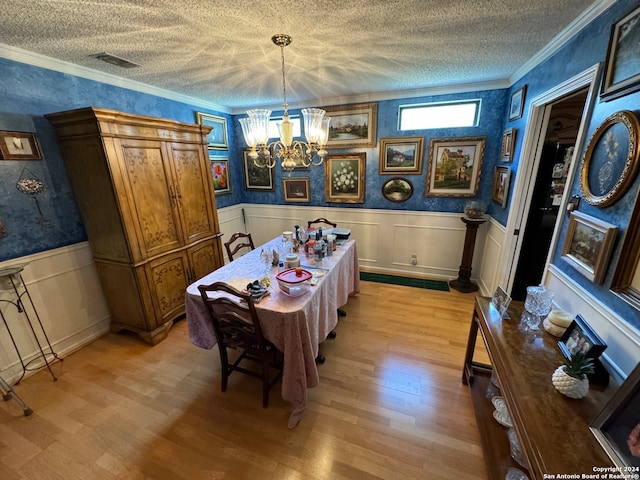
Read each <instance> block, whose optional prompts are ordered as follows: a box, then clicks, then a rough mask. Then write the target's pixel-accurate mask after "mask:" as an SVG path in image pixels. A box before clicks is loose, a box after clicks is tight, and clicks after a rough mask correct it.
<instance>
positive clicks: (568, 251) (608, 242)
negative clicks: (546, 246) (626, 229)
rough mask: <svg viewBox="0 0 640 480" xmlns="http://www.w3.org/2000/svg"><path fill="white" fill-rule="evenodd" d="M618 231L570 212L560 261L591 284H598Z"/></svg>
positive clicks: (615, 228) (616, 228) (582, 215)
mask: <svg viewBox="0 0 640 480" xmlns="http://www.w3.org/2000/svg"><path fill="white" fill-rule="evenodd" d="M617 231H618V227H616V226H615V225H611V224H610V223H607V222H603V221H602V220H598V219H597V218H595V217H591V216H589V215H586V214H584V213H582V212H571V216H570V217H569V228H568V229H567V237H566V238H565V241H564V246H563V248H562V258H563V259H564V260H565V261H566V262H567V263H568V264H569V265H571V266H572V267H573V268H575V269H576V270H577V271H578V272H580V273H581V274H582V275H584V276H585V277H587V278H588V279H589V280H591V281H592V282H594V283H602V279H603V278H604V274H605V272H606V271H607V267H608V265H609V256H610V255H611V249H612V247H613V241H614V240H615V236H616V233H617Z"/></svg>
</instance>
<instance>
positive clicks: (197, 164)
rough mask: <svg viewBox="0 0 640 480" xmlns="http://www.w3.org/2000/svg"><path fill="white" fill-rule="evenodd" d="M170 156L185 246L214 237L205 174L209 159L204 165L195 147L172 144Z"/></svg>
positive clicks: (208, 187) (208, 186) (201, 155)
mask: <svg viewBox="0 0 640 480" xmlns="http://www.w3.org/2000/svg"><path fill="white" fill-rule="evenodd" d="M171 155H172V157H173V162H172V165H173V169H174V176H175V188H176V194H177V197H178V204H179V206H180V217H181V219H182V225H183V229H184V235H185V242H186V243H192V242H195V241H198V240H200V239H202V238H206V237H209V236H211V235H213V234H214V233H216V232H215V230H214V228H215V225H214V221H213V212H212V211H211V200H210V197H211V196H212V195H213V192H212V191H211V188H212V187H211V186H210V185H209V176H208V175H207V172H206V171H205V170H204V169H206V168H210V167H209V159H206V161H205V159H204V157H203V154H202V149H201V148H198V146H197V145H182V144H178V143H173V144H171Z"/></svg>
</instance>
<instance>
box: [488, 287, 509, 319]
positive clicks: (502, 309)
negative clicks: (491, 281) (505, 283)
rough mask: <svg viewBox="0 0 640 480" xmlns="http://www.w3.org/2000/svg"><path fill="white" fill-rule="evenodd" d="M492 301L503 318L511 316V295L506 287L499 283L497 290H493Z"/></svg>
mask: <svg viewBox="0 0 640 480" xmlns="http://www.w3.org/2000/svg"><path fill="white" fill-rule="evenodd" d="M491 303H492V304H493V306H494V307H496V310H498V313H500V317H501V318H509V315H507V308H509V304H510V303H511V297H510V296H509V294H508V293H507V292H506V291H505V290H504V288H502V286H500V285H498V287H497V288H496V291H495V292H493V296H492V297H491Z"/></svg>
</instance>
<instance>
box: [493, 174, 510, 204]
mask: <svg viewBox="0 0 640 480" xmlns="http://www.w3.org/2000/svg"><path fill="white" fill-rule="evenodd" d="M510 178H511V168H509V167H501V166H497V167H494V168H493V185H492V187H491V200H493V201H494V202H496V203H497V204H499V205H500V206H501V207H502V208H504V207H506V206H507V198H508V197H509V180H510Z"/></svg>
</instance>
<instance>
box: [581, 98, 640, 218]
mask: <svg viewBox="0 0 640 480" xmlns="http://www.w3.org/2000/svg"><path fill="white" fill-rule="evenodd" d="M616 123H622V124H623V125H624V126H625V127H626V128H627V132H628V134H629V148H628V150H627V159H626V161H625V165H624V169H623V170H622V174H621V175H620V178H618V180H617V181H616V183H615V184H614V185H613V187H611V189H609V191H608V192H606V193H605V194H604V195H595V194H594V193H593V192H592V191H591V189H590V187H589V169H590V167H591V157H592V155H593V152H594V150H595V149H596V147H597V146H598V145H599V144H600V142H601V141H602V137H603V136H604V134H605V132H606V131H607V130H608V129H609V128H610V127H611V126H613V125H615V124H616ZM639 131H640V123H638V119H637V117H636V116H635V114H634V113H633V112H631V111H629V110H621V111H619V112H616V113H614V114H613V115H611V116H609V117H608V118H607V119H606V120H605V121H604V122H602V124H601V125H600V126H599V127H598V129H597V130H596V132H595V133H594V134H593V136H592V137H591V140H589V145H588V146H587V150H586V151H585V154H584V158H583V160H582V170H581V174H580V190H581V191H582V195H583V197H584V199H585V201H586V202H587V203H589V204H590V205H594V206H596V207H606V206H609V205H612V204H614V203H615V202H617V201H618V200H619V199H620V197H622V195H624V193H625V192H626V191H627V190H628V189H629V187H630V186H631V183H632V182H633V179H634V177H635V175H636V172H637V170H638V154H639V153H640V152H639V151H638V132H639ZM604 141H606V139H605V140H604Z"/></svg>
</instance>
